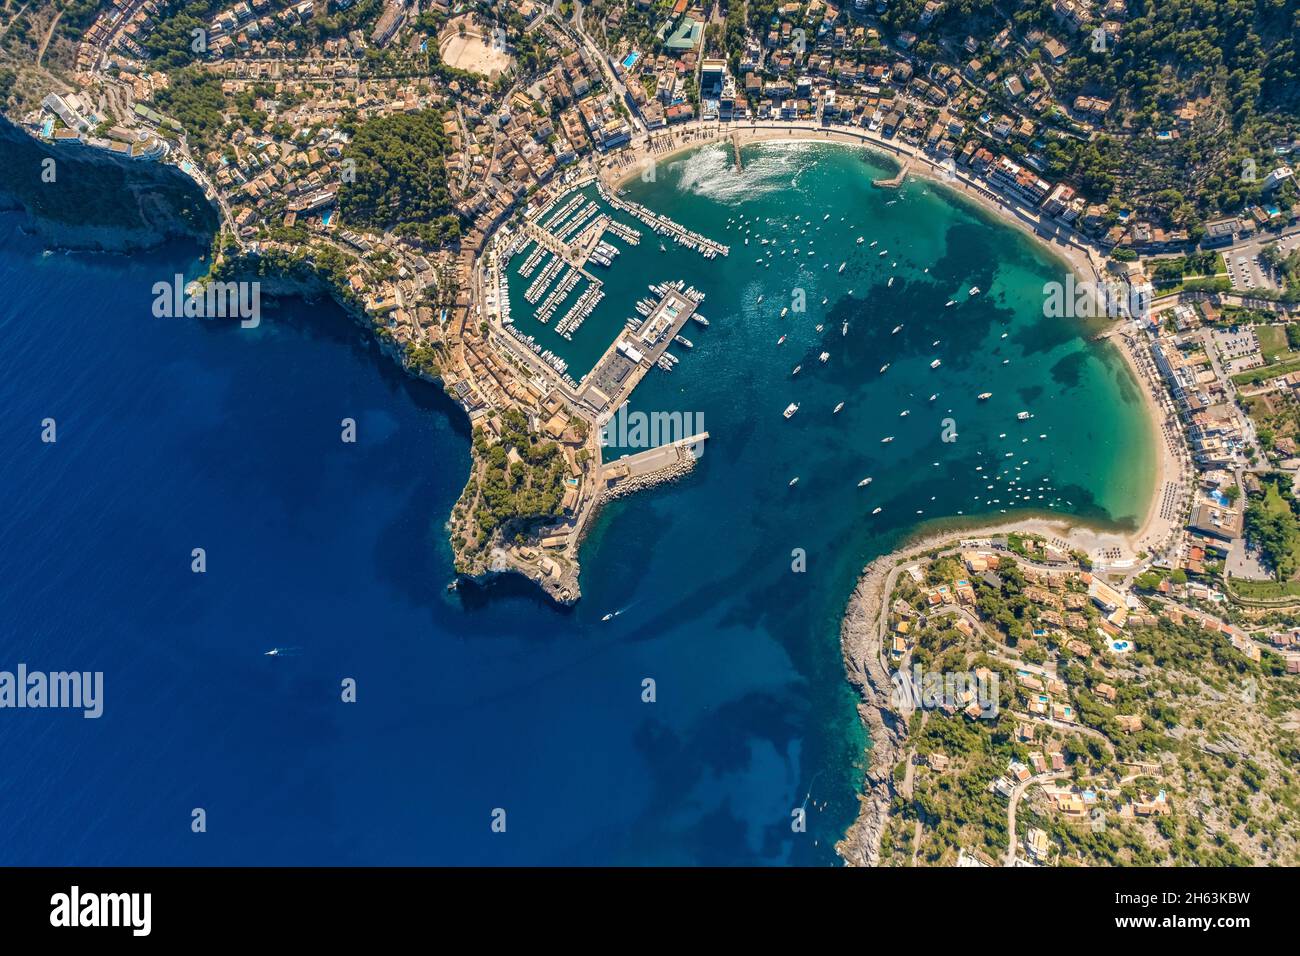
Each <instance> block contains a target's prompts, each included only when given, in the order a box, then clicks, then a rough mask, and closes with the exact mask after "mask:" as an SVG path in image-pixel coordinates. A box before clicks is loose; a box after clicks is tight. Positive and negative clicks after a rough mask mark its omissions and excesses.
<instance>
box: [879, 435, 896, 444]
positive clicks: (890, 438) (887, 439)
mask: <svg viewBox="0 0 1300 956" xmlns="http://www.w3.org/2000/svg"><path fill="white" fill-rule="evenodd" d="M893 440H894V436H893V435H886V436H885V437H884V438H882V439H880V444H882V445H888V444H889V443H890V442H891V441H893Z"/></svg>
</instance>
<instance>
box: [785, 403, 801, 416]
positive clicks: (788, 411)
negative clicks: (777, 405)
mask: <svg viewBox="0 0 1300 956" xmlns="http://www.w3.org/2000/svg"><path fill="white" fill-rule="evenodd" d="M797 411H799V403H798V402H791V403H790V404H789V405H787V406H786V407H785V411H784V412H782V414H783V415H785V417H786V418H793V417H794V413H795V412H797Z"/></svg>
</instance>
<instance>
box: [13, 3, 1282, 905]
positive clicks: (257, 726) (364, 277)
mask: <svg viewBox="0 0 1300 956" xmlns="http://www.w3.org/2000/svg"><path fill="white" fill-rule="evenodd" d="M0 4H3V5H2V6H0V105H2V106H3V111H4V119H3V120H2V121H0V124H2V125H0V160H2V161H3V165H4V168H6V169H9V170H13V171H14V175H13V176H12V177H11V178H10V180H9V181H7V182H5V183H3V184H0V221H2V222H4V224H5V228H4V229H3V231H2V232H0V274H3V276H4V279H5V288H6V290H7V293H6V298H5V301H4V305H3V306H0V334H3V335H4V337H5V346H6V348H5V350H4V353H3V354H4V355H5V358H4V363H5V364H4V369H5V372H6V375H5V377H4V379H3V382H4V384H3V389H4V391H5V402H4V404H5V406H6V407H7V408H8V409H9V410H10V411H9V412H8V413H7V415H6V421H5V423H4V425H3V427H2V430H0V434H3V435H4V437H5V440H6V442H7V447H8V448H10V449H11V451H12V453H11V454H10V455H9V456H8V458H7V461H8V462H9V464H8V465H7V466H6V467H7V471H6V475H7V477H6V483H7V485H8V487H10V489H11V495H10V497H11V498H12V499H13V502H14V503H13V506H12V514H11V520H10V521H9V522H7V525H8V527H9V528H10V535H9V541H8V543H7V545H6V548H4V549H0V550H3V557H2V560H3V562H4V570H5V572H6V573H5V574H4V576H3V577H0V580H4V581H5V584H4V592H3V593H4V598H5V601H4V603H5V606H6V607H7V608H8V610H9V613H10V615H11V627H10V628H9V632H10V634H11V637H10V638H9V640H8V650H7V652H6V654H7V656H6V658H5V660H0V714H5V713H6V710H5V708H8V707H10V706H13V707H14V708H15V709H14V712H13V713H14V714H16V715H18V717H19V718H20V720H15V721H8V722H5V721H0V747H2V748H3V752H5V753H6V755H7V759H8V760H9V761H10V763H11V765H12V766H14V767H16V768H19V770H20V774H19V776H16V777H15V779H14V781H13V782H12V785H11V786H10V787H9V788H8V789H7V790H5V791H4V792H0V811H3V812H0V819H8V820H10V821H11V822H10V823H9V824H8V825H7V826H6V825H0V834H3V835H4V836H5V837H6V839H5V840H0V846H3V847H4V849H0V862H4V863H7V864H10V865H22V866H43V865H70V866H100V865H120V866H148V865H165V866H203V867H225V866H267V867H270V866H286V865H288V866H293V865H300V866H359V867H361V866H398V865H456V866H485V865H486V866H520V865H522V866H571V865H579V866H589V865H597V866H626V865H638V866H642V865H644V866H669V867H672V866H770V865H782V866H835V867H840V866H855V867H858V866H861V867H908V868H911V867H927V866H939V867H963V868H966V867H979V868H1014V867H1026V866H1033V867H1060V868H1071V869H1074V868H1107V869H1109V868H1120V867H1130V866H1137V867H1189V868H1191V867H1200V868H1206V867H1226V866H1275V865H1283V866H1285V865H1297V864H1300V813H1298V811H1297V809H1296V805H1297V797H1298V796H1300V794H1298V793H1297V785H1298V783H1297V779H1296V776H1295V767H1294V756H1295V753H1296V733H1297V724H1296V720H1295V715H1296V713H1297V710H1298V709H1300V498H1297V495H1300V491H1298V490H1297V489H1296V488H1295V487H1294V486H1295V482H1296V476H1297V474H1298V473H1300V189H1298V188H1297V185H1296V182H1295V178H1294V174H1293V170H1292V167H1291V165H1290V164H1291V163H1292V162H1294V157H1295V154H1296V152H1297V151H1300V119H1297V117H1298V116H1300V109H1297V102H1298V99H1297V98H1298V97H1300V92H1298V91H1300V86H1298V85H1297V80H1296V77H1295V72H1294V65H1293V63H1294V52H1293V47H1294V45H1295V36H1294V32H1293V30H1291V27H1292V26H1293V25H1294V24H1293V16H1294V14H1295V10H1294V7H1295V4H1294V2H1291V0H1287V2H1286V3H1270V2H1266V0H1243V2H1241V3H1236V4H1232V5H1227V4H1215V3H1211V2H1209V0H1186V2H1180V3H1176V4H1174V3H1171V4H1169V5H1161V4H1151V3H1143V2H1137V0H1055V2H1047V3H1030V2H1011V3H1010V4H992V3H974V4H959V3H953V2H951V0H949V2H944V0H866V2H855V3H843V4H839V5H836V4H832V3H825V2H821V0H812V2H810V3H787V4H773V3H766V2H755V0H750V2H748V3H740V2H735V0H733V2H730V3H728V2H718V3H704V4H701V3H699V2H694V0H603V2H596V0H590V2H586V0H574V2H562V3H556V4H540V3H535V2H532V0H524V2H523V3H518V4H501V3H493V2H487V0H482V2H467V3H451V4H449V3H447V2H444V0H305V2H303V0H299V2H293V3H291V2H287V0H239V2H235V3H230V2H227V0H178V2H165V0H103V2H93V0H92V2H87V3H80V4H69V3H63V2H59V0H32V2H31V3H19V2H16V0H9V2H5V0H0ZM1229 6H1231V8H1232V10H1233V11H1235V12H1233V13H1231V14H1230V13H1229V12H1226V8H1227V7H1229ZM1283 7H1285V10H1283V9H1282V8H1283ZM1288 16H1291V17H1292V19H1288ZM1234 24H1249V29H1248V31H1247V32H1248V34H1249V39H1241V38H1240V36H1241V35H1240V34H1239V32H1238V31H1237V29H1236V27H1235V26H1234ZM1243 29H1244V28H1243ZM1182 34H1186V37H1187V44H1188V45H1187V46H1186V47H1179V46H1176V45H1175V44H1173V43H1172V42H1169V41H1168V38H1169V37H1172V36H1175V35H1182ZM1098 44H1100V45H1098ZM1219 47H1222V48H1223V49H1222V51H1220V52H1221V56H1220V57H1219V59H1217V60H1216V61H1215V63H1214V64H1213V65H1207V64H1206V63H1201V62H1199V61H1198V62H1197V63H1191V62H1188V61H1184V59H1183V57H1184V54H1183V53H1180V52H1178V51H1180V50H1183V49H1193V48H1194V49H1197V50H1201V49H1202V48H1206V49H1209V48H1213V49H1215V50H1216V51H1219ZM1116 49H1118V50H1120V51H1123V53H1122V55H1119V54H1116V53H1115V50H1116ZM1112 54H1114V55H1112ZM1216 56H1219V53H1216ZM1207 59H1208V58H1207ZM20 662H22V663H23V667H24V671H23V673H29V672H30V671H34V670H35V669H36V668H37V667H38V662H39V666H42V667H49V668H57V667H65V666H66V667H68V668H74V669H75V670H76V671H77V672H78V674H81V673H83V672H84V674H85V675H92V674H99V675H102V677H103V681H104V684H105V686H106V688H107V691H106V696H105V697H104V698H103V699H104V701H106V702H107V703H106V704H105V707H106V708H107V710H106V711H105V716H106V719H104V720H102V721H99V722H96V721H95V720H84V721H83V720H82V717H81V715H80V714H78V715H76V716H77V719H76V720H75V721H73V720H58V721H53V720H51V721H49V722H48V723H42V724H39V725H38V724H36V723H34V722H32V721H35V720H37V719H38V718H39V717H40V715H39V713H38V711H39V710H41V709H47V708H46V705H45V704H44V703H42V704H39V705H34V704H29V703H27V700H28V699H29V697H30V695H25V693H24V692H21V691H20V692H19V693H18V695H17V697H16V698H14V699H15V700H19V699H20V700H22V701H23V702H22V703H14V704H12V705H11V704H9V703H8V702H7V701H8V700H9V699H10V698H9V697H8V696H6V695H7V694H8V693H9V692H8V691H7V690H6V687H8V686H9V685H7V684H6V683H5V680H4V676H5V675H6V674H8V672H9V671H11V670H13V671H14V672H15V673H17V671H16V668H17V666H18V665H19V663H20ZM55 706H57V705H55ZM18 707H22V708H23V712H22V713H21V714H20V713H19V712H18V710H17V708H18ZM29 707H30V708H33V709H30V710H29V709H28V708H29ZM84 709H85V710H86V716H90V711H91V708H90V707H89V705H88V706H87V707H86V708H84ZM47 716H48V715H47ZM22 721H28V722H27V723H23V722H22ZM82 724H85V725H87V726H86V727H83V726H80V725H82ZM87 727H93V728H95V730H93V731H91V730H88V729H87ZM270 728H274V729H275V732H274V733H271V732H270ZM70 764H75V765H76V766H77V767H78V768H79V769H78V773H81V774H83V775H84V777H85V779H86V780H87V781H88V783H87V784H86V785H85V786H78V787H63V786H59V787H52V788H49V789H42V790H41V791H40V792H39V793H38V792H37V791H36V790H34V789H32V787H29V786H28V783H27V781H29V780H32V781H34V780H44V779H51V780H55V781H57V780H59V779H61V775H66V774H67V773H68V770H67V766H68V765H70ZM339 768H345V770H344V771H342V772H340V770H339ZM576 807H581V812H577V811H576V810H575V809H574V808H576ZM199 810H202V811H203V814H202V816H203V817H204V819H211V820H213V821H218V822H219V825H220V827H221V829H220V831H219V836H218V831H217V829H216V826H215V825H214V832H213V834H211V836H213V837H216V838H214V839H203V840H198V839H196V840H190V839H189V837H190V836H191V835H197V834H199V833H201V832H202V831H200V830H198V829H190V826H191V824H190V822H189V821H190V819H191V817H193V819H194V820H196V821H197V820H198V819H199V817H198V815H196V811H199ZM175 819H181V820H182V826H181V827H180V830H179V833H178V832H177V830H176V829H175V827H174V822H175ZM19 820H20V821H21V825H19V824H18V823H14V822H12V821H19ZM507 820H508V823H507V822H506V821H507ZM195 826H197V823H196V824H195ZM1043 885H1044V887H1047V886H1049V885H1052V884H1050V881H1043Z"/></svg>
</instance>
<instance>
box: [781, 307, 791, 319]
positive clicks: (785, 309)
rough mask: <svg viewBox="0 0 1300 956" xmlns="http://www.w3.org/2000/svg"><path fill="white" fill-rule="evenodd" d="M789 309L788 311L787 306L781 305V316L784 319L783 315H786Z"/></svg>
mask: <svg viewBox="0 0 1300 956" xmlns="http://www.w3.org/2000/svg"><path fill="white" fill-rule="evenodd" d="M789 311H790V309H789V307H783V308H782V309H781V318H783V319H784V318H785V316H786V313H787V312H789Z"/></svg>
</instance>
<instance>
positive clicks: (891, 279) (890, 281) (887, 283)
mask: <svg viewBox="0 0 1300 956" xmlns="http://www.w3.org/2000/svg"><path fill="white" fill-rule="evenodd" d="M893 284H894V277H893V276H890V277H889V281H888V282H886V283H885V288H886V289H888V288H889V287H890V286H892V285H893Z"/></svg>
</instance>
